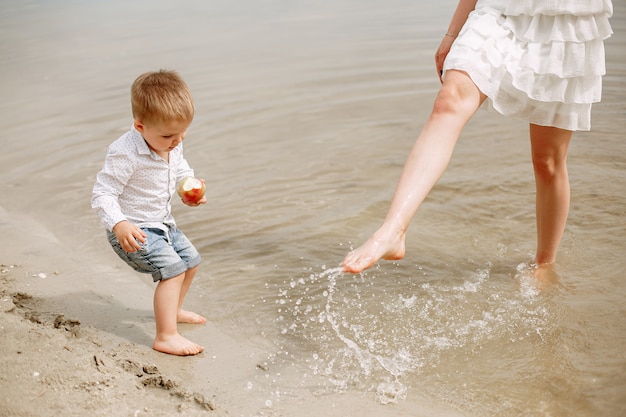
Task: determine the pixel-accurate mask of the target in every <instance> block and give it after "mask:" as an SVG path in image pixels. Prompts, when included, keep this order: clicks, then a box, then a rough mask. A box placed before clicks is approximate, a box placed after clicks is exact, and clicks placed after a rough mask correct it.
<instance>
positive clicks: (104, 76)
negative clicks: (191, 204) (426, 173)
mask: <svg viewBox="0 0 626 417" xmlns="http://www.w3.org/2000/svg"><path fill="white" fill-rule="evenodd" d="M174 4H175V3H174V2H168V1H151V2H147V1H137V2H132V3H130V4H127V3H125V2H121V1H117V0H114V1H109V2H89V1H57V2H42V1H17V0H12V1H5V2H2V4H0V50H1V51H2V56H3V59H2V61H1V62H0V69H1V71H2V75H3V77H2V78H1V81H0V83H1V84H0V86H1V87H0V88H1V91H2V97H3V100H2V102H1V103H0V124H1V126H2V132H3V139H2V144H3V153H2V170H1V171H0V179H1V183H0V186H1V187H2V193H1V195H2V197H1V198H2V200H1V201H2V205H3V206H5V207H10V208H12V209H15V210H21V211H24V212H26V213H29V214H31V215H33V216H35V217H37V218H39V219H40V220H41V221H42V222H44V223H45V224H46V225H47V226H49V227H50V228H51V229H52V230H54V231H55V232H56V233H57V234H58V235H59V236H60V238H61V239H62V240H64V241H65V242H76V241H79V242H81V247H82V248H81V253H80V255H81V256H84V257H86V258H89V259H94V260H95V261H94V262H95V263H96V264H97V263H98V261H100V262H102V263H105V262H110V261H111V260H112V259H113V258H112V257H110V256H108V255H109V254H108V252H107V254H106V255H104V254H103V252H102V251H103V250H106V247H105V242H104V238H103V237H102V230H101V227H100V225H99V224H98V221H97V219H96V218H95V214H93V212H92V211H91V209H90V207H89V198H90V193H91V187H92V185H93V181H94V178H95V174H96V172H97V171H98V170H99V169H100V167H101V164H102V161H103V158H104V154H105V151H106V147H107V146H108V144H109V143H110V142H111V141H112V140H114V139H115V138H117V137H118V136H120V135H121V134H122V133H123V132H124V131H125V130H126V129H128V127H129V126H130V124H131V118H130V106H129V98H128V92H129V89H130V84H131V83H132V81H133V80H134V78H135V77H136V76H137V75H138V74H140V73H142V72H144V71H148V70H153V69H157V68H161V67H165V68H173V69H177V70H178V71H179V72H180V73H181V74H182V75H183V77H184V78H185V79H186V80H187V82H188V83H189V85H190V87H191V89H192V91H193V94H194V97H195V100H196V104H197V115H196V118H195V120H194V123H193V124H192V126H191V128H190V130H189V132H188V136H187V139H186V141H185V151H186V155H187V159H188V160H189V162H190V163H191V165H192V166H193V167H194V168H195V170H196V174H197V176H198V177H202V178H205V179H206V181H207V185H208V192H207V197H208V199H209V203H208V204H207V205H206V206H205V207H202V208H199V209H187V208H185V207H183V206H182V204H177V205H176V207H175V210H176V213H175V214H176V218H177V221H178V223H179V226H180V227H181V228H183V229H184V230H185V231H186V232H187V233H188V235H189V236H190V238H191V239H192V240H193V241H194V242H195V243H196V245H197V247H198V248H199V250H200V251H201V253H202V256H203V257H204V259H205V262H204V264H203V266H202V269H201V272H200V273H199V275H198V277H197V280H196V282H195V284H194V293H193V294H192V295H191V296H190V302H191V303H194V305H193V306H194V308H196V309H197V310H199V312H201V313H203V314H205V315H207V316H208V317H210V319H211V320H212V321H213V322H215V323H217V324H218V325H219V326H220V328H222V329H223V330H224V331H227V332H229V333H230V334H231V335H232V337H233V338H235V339H237V340H240V341H242V343H247V344H250V345H254V346H257V347H260V348H262V349H263V350H264V351H265V352H266V353H267V355H266V360H265V362H264V363H265V364H266V366H267V368H268V372H266V373H264V374H263V375H258V374H251V375H250V378H249V379H247V380H246V381H241V386H240V387H239V388H238V389H240V390H241V391H240V395H242V396H243V395H245V396H246V398H248V399H249V401H252V402H258V404H259V405H260V406H261V407H262V410H264V411H262V412H260V413H261V414H263V413H265V414H267V415H280V413H281V411H280V410H281V406H282V404H284V403H285V401H286V400H285V399H286V398H293V397H301V396H304V397H305V398H306V396H307V395H309V396H315V397H316V398H325V397H328V398H331V396H332V395H334V394H335V393H337V392H343V393H355V392H356V393H364V394H365V395H368V396H372V397H373V398H375V399H376V401H378V402H379V403H383V404H390V405H389V406H390V407H394V406H399V405H407V404H408V405H410V404H411V403H412V402H413V401H417V399H418V398H419V399H420V401H421V400H422V399H424V398H426V399H428V400H429V401H431V402H432V403H433V404H444V405H450V406H452V407H453V408H456V409H457V410H459V411H460V412H461V413H462V414H463V415H466V416H487V415H489V416H491V415H498V416H521V415H524V416H526V415H527V416H571V415H577V416H617V415H621V414H624V413H625V412H626V377H625V376H624V375H625V371H626V354H625V353H624V348H623V347H624V342H626V319H625V314H626V309H625V308H624V303H623V300H624V298H625V296H626V284H625V281H624V279H623V278H624V270H625V269H626V260H625V259H624V250H625V248H626V234H625V233H624V232H625V231H626V220H625V219H626V217H625V216H624V214H625V211H626V210H625V207H626V195H625V194H624V189H625V188H624V186H625V185H626V174H625V168H626V156H625V155H626V144H625V143H624V140H623V132H624V130H626V106H625V105H624V101H625V100H624V99H625V98H626V97H625V93H624V91H625V90H624V88H625V87H626V60H625V58H624V55H623V51H624V47H625V45H624V43H625V40H626V38H625V37H624V35H623V31H624V29H625V28H626V21H625V19H624V13H625V12H626V5H625V4H624V3H623V2H622V1H616V2H615V9H616V14H615V17H614V18H613V20H612V24H613V27H614V30H615V32H616V33H615V35H614V36H613V37H612V38H611V39H610V40H609V41H607V67H608V71H609V74H608V75H607V76H606V78H605V84H604V95H603V102H602V103H601V104H598V105H596V106H595V107H594V114H593V119H592V123H593V130H592V131H591V132H580V133H577V134H576V135H575V137H574V140H573V142H572V145H571V150H570V159H569V161H570V162H569V167H570V180H571V183H572V207H571V213H570V218H569V222H568V226H567V230H566V233H565V236H564V239H563V242H562V246H561V252H560V255H559V259H558V262H557V263H558V266H557V268H558V275H559V277H558V282H557V283H556V284H554V285H552V286H549V287H547V288H542V287H540V286H538V285H537V283H536V282H534V281H533V280H532V279H531V278H530V277H529V276H528V271H527V268H526V263H527V262H528V261H529V260H530V259H531V258H532V254H533V251H534V242H535V232H534V227H535V226H534V182H533V177H532V168H531V165H530V161H529V146H528V139H527V127H526V126H525V125H524V124H523V123H520V122H517V121H511V120H507V119H504V118H502V117H500V116H497V115H495V114H493V113H487V112H484V111H480V112H479V113H478V114H477V115H476V117H475V118H474V119H473V120H472V121H471V122H470V124H469V125H468V126H467V128H466V130H465V132H464V134H463V136H462V138H461V140H460V142H459V145H458V147H457V149H456V152H455V155H454V158H453V160H452V163H451V165H450V167H449V169H448V171H447V172H446V174H445V175H444V177H443V178H442V179H441V181H440V183H439V184H438V185H437V187H436V188H435V190H434V191H433V193H431V195H430V197H429V198H428V200H427V201H426V202H425V204H424V205H423V207H422V208H421V210H420V212H419V213H418V215H417V216H416V218H415V220H414V222H413V225H412V228H411V229H410V230H409V236H408V241H407V256H406V258H405V259H404V260H402V261H399V262H387V263H382V264H380V265H379V266H377V267H375V268H374V269H372V270H371V271H368V272H366V273H364V274H362V275H358V276H352V275H343V274H341V273H340V272H339V271H338V270H337V267H338V265H339V262H340V261H341V259H342V257H343V256H344V254H345V253H346V252H347V251H348V250H349V248H350V247H352V246H356V245H358V244H360V243H361V242H362V241H363V240H364V239H365V238H367V236H368V235H369V234H370V233H371V232H372V231H373V230H374V229H375V228H376V227H377V226H378V224H379V223H380V221H381V220H382V218H383V217H384V215H385V212H386V210H387V207H388V203H389V199H390V197H391V194H392V192H393V188H394V186H395V184H396V181H397V179H398V176H399V174H400V170H401V168H402V165H403V163H404V159H405V157H406V155H407V154H408V151H409V149H410V147H411V145H412V143H413V140H414V139H415V137H416V136H417V134H418V133H419V129H420V127H421V125H422V123H423V121H424V118H425V117H426V115H427V113H428V111H429V110H430V105H431V103H432V99H433V97H434V94H435V92H436V90H437V87H438V81H437V78H436V75H435V73H434V65H433V59H432V56H433V54H434V51H435V49H436V47H437V45H438V42H439V40H440V38H441V32H442V31H443V29H445V27H446V25H447V21H448V18H449V16H450V15H451V13H452V11H453V7H454V2H453V1H451V0H445V1H442V2H437V3H436V5H435V2H425V1H417V2H416V1H408V0H391V1H389V0H386V1H382V0H368V1H360V2H357V1H350V0H348V1H343V2H333V1H318V2H293V1H290V2H287V1H277V0H275V1H271V0H266V1H240V2H228V1H210V2H202V1H191V2H186V3H183V5H177V6H174ZM148 5H149V6H148ZM137 16H140V18H137ZM24 190H27V192H25V191H24ZM101 237H102V238H101ZM233 413H234V414H235V415H239V414H237V411H236V410H233ZM240 414H241V415H244V411H241V413H240ZM287 415H288V414H287ZM372 415H378V414H372Z"/></svg>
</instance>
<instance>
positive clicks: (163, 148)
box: [134, 120, 189, 154]
mask: <svg viewBox="0 0 626 417" xmlns="http://www.w3.org/2000/svg"><path fill="white" fill-rule="evenodd" d="M134 125H135V129H137V131H139V133H141V136H143V138H144V140H145V141H146V143H147V144H148V146H149V147H150V149H152V150H153V151H154V152H156V153H157V154H164V153H169V152H170V151H171V150H173V149H174V148H175V147H177V146H178V144H179V143H181V142H182V141H183V139H185V134H187V128H188V127H189V123H186V122H181V121H177V120H173V121H169V122H153V123H143V122H141V121H140V120H135V122H134Z"/></svg>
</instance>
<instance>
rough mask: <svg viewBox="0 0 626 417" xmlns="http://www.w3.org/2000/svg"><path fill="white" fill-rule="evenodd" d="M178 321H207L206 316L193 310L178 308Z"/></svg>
mask: <svg viewBox="0 0 626 417" xmlns="http://www.w3.org/2000/svg"><path fill="white" fill-rule="evenodd" d="M176 321H177V322H178V323H191V324H204V323H206V318H204V317H202V316H201V315H200V314H198V313H194V312H193V311H187V310H178V314H177V315H176Z"/></svg>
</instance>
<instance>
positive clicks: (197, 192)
mask: <svg viewBox="0 0 626 417" xmlns="http://www.w3.org/2000/svg"><path fill="white" fill-rule="evenodd" d="M176 191H177V192H178V195H179V196H180V198H181V199H182V200H183V203H186V204H198V201H200V200H202V197H204V192H205V191H206V187H205V185H204V181H200V180H199V179H197V178H194V177H185V178H183V179H182V180H180V181H179V182H178V186H177V187H176Z"/></svg>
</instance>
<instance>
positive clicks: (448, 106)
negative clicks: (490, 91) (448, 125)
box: [433, 71, 485, 116]
mask: <svg viewBox="0 0 626 417" xmlns="http://www.w3.org/2000/svg"><path fill="white" fill-rule="evenodd" d="M484 99H485V96H484V95H483V94H482V93H481V92H480V90H478V87H476V85H475V84H474V82H473V81H472V80H471V79H470V78H469V76H468V75H467V74H465V73H461V72H459V71H450V72H449V73H448V74H447V75H446V80H445V81H444V83H443V85H442V86H441V88H440V89H439V93H438V94H437V97H436V98H435V104H434V106H433V115H437V114H462V115H465V116H471V115H472V114H474V112H475V111H476V110H477V109H478V106H480V104H481V103H482V101H483V100H484Z"/></svg>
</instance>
